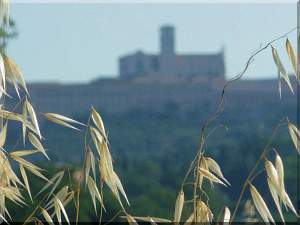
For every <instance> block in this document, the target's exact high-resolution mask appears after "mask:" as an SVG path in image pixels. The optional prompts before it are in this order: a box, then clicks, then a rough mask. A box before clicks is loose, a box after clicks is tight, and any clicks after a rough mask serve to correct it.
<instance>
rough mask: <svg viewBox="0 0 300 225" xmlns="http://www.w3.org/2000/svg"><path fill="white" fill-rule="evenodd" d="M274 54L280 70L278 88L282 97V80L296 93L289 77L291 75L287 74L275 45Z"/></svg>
mask: <svg viewBox="0 0 300 225" xmlns="http://www.w3.org/2000/svg"><path fill="white" fill-rule="evenodd" d="M272 55H273V59H274V62H275V65H276V67H277V70H278V90H279V96H280V98H281V80H284V82H285V83H286V84H287V85H288V87H289V89H290V90H291V92H292V93H293V94H294V91H293V87H292V84H291V81H290V78H289V75H288V74H287V72H286V70H285V68H284V66H283V64H282V62H281V60H280V58H279V56H278V53H277V51H276V49H275V48H274V47H272Z"/></svg>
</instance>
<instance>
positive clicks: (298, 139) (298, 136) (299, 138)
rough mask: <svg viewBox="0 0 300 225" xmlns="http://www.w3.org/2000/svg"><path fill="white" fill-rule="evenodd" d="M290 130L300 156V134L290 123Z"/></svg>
mask: <svg viewBox="0 0 300 225" xmlns="http://www.w3.org/2000/svg"><path fill="white" fill-rule="evenodd" d="M288 130H289V133H290V136H291V138H292V141H293V144H294V146H295V148H296V150H297V152H298V154H300V132H299V130H298V128H297V127H296V126H295V125H294V124H292V123H288Z"/></svg>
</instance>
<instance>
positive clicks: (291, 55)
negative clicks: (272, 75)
mask: <svg viewBox="0 0 300 225" xmlns="http://www.w3.org/2000/svg"><path fill="white" fill-rule="evenodd" d="M285 48H286V52H287V54H288V57H289V59H290V62H291V64H292V67H293V70H294V75H295V77H296V79H297V81H298V83H299V82H300V77H299V74H298V72H297V59H296V56H295V53H294V50H293V47H292V44H291V42H290V41H289V39H288V38H287V39H286V42H285Z"/></svg>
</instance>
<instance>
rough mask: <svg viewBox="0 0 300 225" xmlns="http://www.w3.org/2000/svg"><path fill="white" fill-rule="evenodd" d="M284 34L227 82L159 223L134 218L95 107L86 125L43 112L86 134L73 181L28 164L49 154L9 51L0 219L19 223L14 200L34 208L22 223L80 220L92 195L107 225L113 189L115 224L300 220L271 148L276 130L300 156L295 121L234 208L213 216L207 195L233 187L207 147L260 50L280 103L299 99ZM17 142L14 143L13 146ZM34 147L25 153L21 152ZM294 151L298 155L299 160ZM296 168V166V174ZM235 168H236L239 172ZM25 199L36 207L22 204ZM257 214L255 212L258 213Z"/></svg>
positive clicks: (1, 62) (3, 73)
mask: <svg viewBox="0 0 300 225" xmlns="http://www.w3.org/2000/svg"><path fill="white" fill-rule="evenodd" d="M0 14H1V17H0V22H1V26H2V27H3V28H4V29H5V27H6V26H8V21H9V3H8V2H7V0H0ZM293 31H295V29H293V30H292V31H290V32H288V33H287V34H285V35H283V36H281V37H279V38H277V39H275V40H273V41H271V42H269V43H267V44H266V45H265V46H261V47H260V48H259V50H257V51H256V52H255V53H253V54H252V55H251V57H250V58H249V60H248V61H247V63H246V65H245V68H244V69H243V70H242V72H241V73H239V74H237V75H236V76H235V77H233V78H232V79H231V80H229V81H227V82H226V84H225V86H224V88H223V90H222V92H221V97H220V102H219V105H218V108H217V109H216V111H215V113H213V114H212V115H211V116H210V117H209V118H208V119H207V120H206V122H205V123H204V124H203V126H202V127H201V134H200V138H199V146H198V149H197V150H196V153H195V157H194V159H192V160H191V163H190V165H189V166H188V170H187V172H186V174H185V176H184V177H183V180H182V184H181V186H180V187H179V190H178V196H177V198H176V201H175V202H174V216H173V218H158V217H155V215H131V213H130V199H128V198H127V195H126V192H125V188H124V187H123V185H122V182H121V180H122V178H120V177H119V176H118V174H117V171H115V169H114V163H113V158H112V155H111V153H110V150H109V148H110V143H109V139H108V135H107V131H106V129H105V126H104V122H103V120H102V118H101V115H100V113H99V112H97V110H96V109H95V108H94V107H91V108H90V113H89V118H88V120H87V122H86V123H83V122H79V121H76V120H74V119H72V118H69V117H66V116H63V115H59V114H56V113H54V112H44V113H42V115H43V116H44V118H45V119H47V120H49V121H50V122H52V123H55V124H58V125H60V126H64V127H67V128H69V129H73V130H74V132H77V131H82V134H83V135H84V146H83V151H82V154H83V155H84V160H83V162H82V166H81V168H79V169H78V170H76V171H75V172H74V173H73V174H72V176H70V174H69V170H68V168H65V169H64V170H61V171H57V173H56V174H55V175H54V176H52V177H48V176H47V171H45V170H44V169H43V168H40V167H38V166H37V165H35V164H34V163H33V162H30V160H28V157H29V156H32V155H35V154H41V155H42V156H43V157H45V158H46V159H48V160H51V159H50V157H49V156H48V153H47V152H48V149H45V148H44V146H43V140H44V139H45V138H46V137H44V136H43V131H42V130H40V126H39V120H38V117H37V112H36V110H35V108H34V107H33V104H32V103H31V100H30V93H29V92H28V90H27V88H26V83H25V80H24V78H23V74H22V72H21V70H20V69H19V67H18V66H17V64H16V63H15V62H14V61H13V59H11V58H10V57H9V56H8V55H7V54H6V53H5V52H2V53H1V54H0V77H1V78H0V97H1V109H0V119H1V124H0V125H1V129H0V166H1V170H0V219H1V221H2V222H6V223H8V222H9V221H14V217H13V215H11V214H10V212H9V210H8V208H7V202H8V201H10V202H12V203H13V204H15V205H21V206H23V207H28V206H29V205H32V204H31V203H33V202H34V203H35V205H36V207H34V208H33V209H32V212H31V214H30V215H28V216H27V217H26V218H24V220H23V221H22V222H24V224H27V223H32V222H34V223H38V224H40V223H44V222H47V223H51V224H52V223H54V222H59V223H61V222H67V223H70V222H76V223H78V222H79V221H80V210H81V207H82V206H81V205H80V195H81V193H82V192H88V193H89V195H90V204H92V205H93V208H94V213H95V215H97V218H98V222H109V221H103V220H102V217H103V214H104V213H106V207H105V196H104V191H103V190H104V189H105V188H106V189H108V190H110V192H111V193H112V195H113V196H114V198H115V199H116V201H117V202H118V204H119V208H120V211H119V212H118V213H117V214H116V215H115V216H114V217H113V218H111V221H114V220H125V221H128V222H129V223H134V224H136V223H138V222H139V221H142V222H149V223H151V224H156V223H160V222H170V223H171V222H172V223H175V224H178V223H179V222H186V223H194V222H209V223H212V222H222V223H231V222H236V221H248V222H249V221H263V222H266V223H275V222H276V221H275V219H274V215H279V218H280V221H283V222H284V221H285V218H284V210H289V211H291V212H292V213H293V214H294V215H295V218H298V212H297V209H296V208H295V207H294V205H293V200H292V199H293V198H295V196H290V195H289V194H288V193H287V191H286V188H285V181H284V180H285V178H284V177H285V170H284V164H283V159H282V158H281V156H280V155H281V153H280V152H281V149H278V148H277V149H275V148H274V147H273V146H272V142H273V140H274V138H275V137H276V135H277V133H278V130H280V129H283V128H286V130H287V132H288V133H289V135H290V137H291V142H292V143H293V144H294V146H295V149H296V152H297V153H298V154H300V145H299V144H300V132H299V130H298V128H297V126H296V124H295V123H293V122H291V121H290V120H289V119H288V118H283V119H282V120H281V121H279V123H278V125H276V126H275V127H274V130H273V133H272V135H271V136H270V138H269V140H268V142H267V143H266V144H265V146H264V147H263V149H262V151H261V154H260V155H259V156H258V158H257V161H256V163H255V165H253V168H252V169H251V171H249V175H248V177H247V179H246V180H245V182H244V185H243V187H242V190H241V192H240V194H239V197H238V199H237V202H236V204H235V207H234V208H231V209H230V208H229V207H227V206H225V205H224V207H223V210H222V211H221V212H214V211H213V209H211V208H210V204H209V196H208V194H207V190H205V187H207V186H204V185H203V184H204V183H205V182H207V183H209V184H210V186H208V187H209V188H211V189H212V188H213V187H214V185H222V186H225V187H227V188H230V181H228V180H227V179H226V177H225V176H224V174H223V173H222V169H221V165H220V164H219V163H218V162H216V161H215V160H214V159H213V158H212V157H211V156H210V155H209V151H208V150H207V149H206V148H205V142H206V140H207V138H209V136H211V135H213V130H214V128H211V125H212V124H213V123H214V122H215V120H216V118H218V117H219V116H220V115H221V114H222V112H223V110H224V107H225V98H224V97H225V94H226V90H227V88H228V87H229V86H230V85H231V84H233V83H234V82H237V81H238V80H239V79H240V78H242V77H243V75H244V74H245V72H246V71H247V68H248V67H249V66H250V65H251V63H252V62H253V60H254V58H255V56H256V55H257V54H259V53H260V52H262V51H264V50H266V49H270V50H271V53H272V57H273V60H274V63H275V66H276V69H277V71H278V91H279V97H280V98H281V89H282V84H285V85H287V87H288V88H289V90H290V91H291V92H292V93H294V90H293V87H292V84H291V81H290V77H289V75H288V73H287V71H286V69H285V67H284V65H283V63H282V62H281V60H280V57H279V55H278V52H277V50H276V49H275V48H274V47H273V46H272V43H274V42H276V41H277V40H279V39H283V38H286V46H285V48H286V52H287V55H288V58H289V60H290V62H291V67H292V69H293V71H294V76H295V77H296V79H297V81H298V82H299V84H300V74H299V72H298V70H297V57H296V55H295V53H294V50H293V47H292V44H291V43H290V41H289V39H287V36H288V35H289V34H290V33H291V32H293ZM8 85H12V86H13V87H14V90H15V91H16V93H17V95H18V98H19V102H18V104H17V105H16V106H15V107H14V109H12V110H8V109H6V108H5V101H4V100H5V98H11V96H10V95H9V93H7V90H8V89H7V86H8ZM11 121H16V122H18V123H20V124H21V128H22V129H21V130H20V138H21V139H22V145H21V146H18V145H16V146H14V148H12V149H7V146H6V140H7V139H8V137H7V129H8V126H9V124H10V123H11ZM16 142H17V140H16ZM28 145H29V146H31V148H29V149H24V146H28ZM296 152H295V154H297V153H296ZM296 169H297V168H295V170H296ZM237 170H238V168H237ZM29 173H31V174H33V175H34V176H36V177H38V178H39V179H41V180H43V181H44V187H43V188H42V189H41V190H40V191H39V192H38V193H33V192H32V189H31V187H30V180H29V178H28V177H29V176H28V174H29ZM65 176H69V178H70V179H69V182H70V183H69V185H65V186H63V187H61V181H62V179H63V178H64V177H65ZM257 176H265V182H266V184H267V186H268V188H269V192H270V194H271V196H272V199H273V202H274V204H275V208H276V211H271V210H270V209H269V208H270V207H269V206H268V205H267V203H266V201H265V197H264V196H262V195H261V194H260V191H259V190H258V188H257V187H255V186H254V184H253V183H254V180H255V179H256V177H257ZM246 191H248V192H250V195H251V198H252V200H247V201H246V205H245V206H244V210H245V211H246V213H245V218H243V219H242V220H241V219H238V220H237V219H236V218H237V214H238V212H239V211H240V210H241V202H242V200H243V198H244V194H245V192H246ZM26 195H28V196H29V199H30V201H31V203H28V202H26V201H25V199H26V198H25V196H26ZM70 205H73V206H75V210H76V212H75V214H76V219H75V221H70V220H69V216H68V214H69V210H70ZM254 209H255V211H256V213H255V212H254ZM183 211H187V212H188V213H187V214H188V215H189V216H188V217H186V218H184V217H183V216H182V215H183Z"/></svg>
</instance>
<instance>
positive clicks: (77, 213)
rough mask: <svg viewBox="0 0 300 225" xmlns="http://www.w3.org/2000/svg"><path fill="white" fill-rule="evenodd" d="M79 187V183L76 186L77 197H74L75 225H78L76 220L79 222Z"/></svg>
mask: <svg viewBox="0 0 300 225" xmlns="http://www.w3.org/2000/svg"><path fill="white" fill-rule="evenodd" d="M80 186H81V184H80V183H79V184H78V186H77V197H76V202H77V203H76V206H77V207H76V225H77V224H78V220H79V211H80V199H79V197H80Z"/></svg>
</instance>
